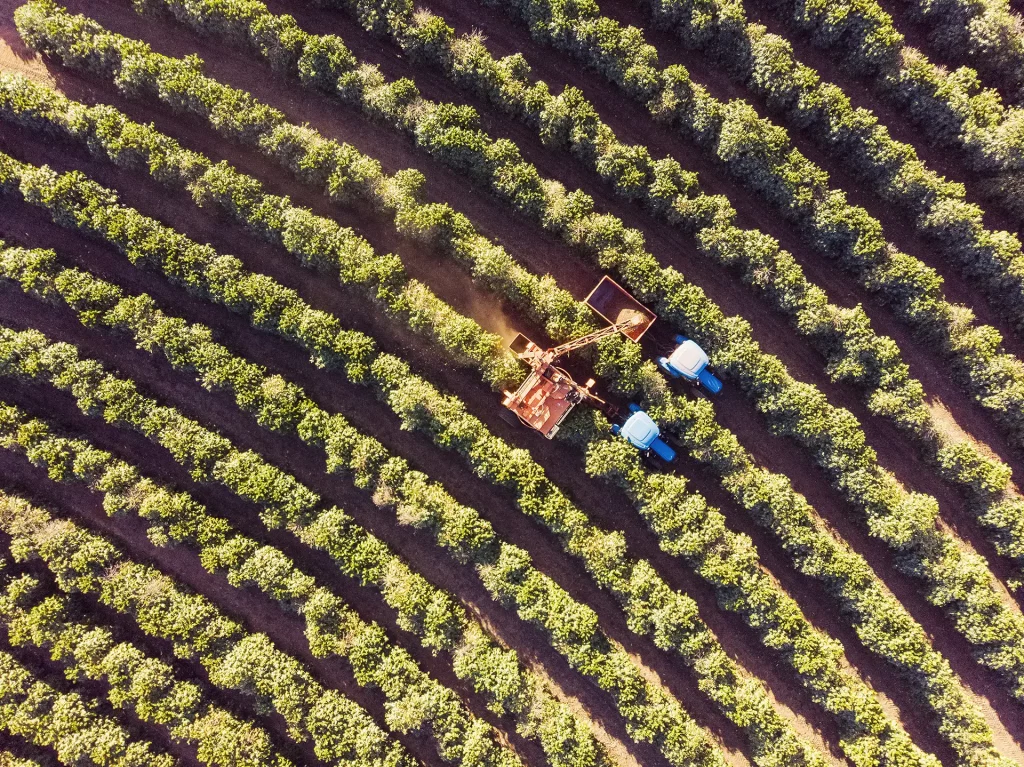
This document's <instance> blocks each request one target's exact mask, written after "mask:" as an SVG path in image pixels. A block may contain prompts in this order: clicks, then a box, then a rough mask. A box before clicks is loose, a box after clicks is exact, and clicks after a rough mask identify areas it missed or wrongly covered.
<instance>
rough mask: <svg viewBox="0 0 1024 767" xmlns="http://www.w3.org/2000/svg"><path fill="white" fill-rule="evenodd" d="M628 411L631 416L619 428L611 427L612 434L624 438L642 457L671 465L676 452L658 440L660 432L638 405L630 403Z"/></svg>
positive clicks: (617, 426)
mask: <svg viewBox="0 0 1024 767" xmlns="http://www.w3.org/2000/svg"><path fill="white" fill-rule="evenodd" d="M629 410H630V412H631V413H632V414H633V415H631V416H630V417H629V418H627V419H626V422H625V423H624V424H622V426H619V425H618V424H615V425H614V426H612V433H613V434H618V435H619V436H621V437H625V439H626V441H627V442H629V444H631V445H632V446H633V447H635V448H636V449H637V450H639V451H640V452H641V453H643V454H644V455H651V454H653V455H656V456H657V457H658V458H660V459H661V460H663V461H664V462H665V463H672V461H674V460H675V458H676V451H675V450H673V449H672V448H671V447H669V446H668V445H666V444H665V442H664V441H663V440H662V439H661V438H660V436H659V435H660V434H661V431H660V430H659V429H658V424H656V423H655V422H654V421H653V420H651V417H650V416H649V415H647V413H645V412H644V411H643V410H641V409H640V407H639V405H634V404H633V403H630V405H629Z"/></svg>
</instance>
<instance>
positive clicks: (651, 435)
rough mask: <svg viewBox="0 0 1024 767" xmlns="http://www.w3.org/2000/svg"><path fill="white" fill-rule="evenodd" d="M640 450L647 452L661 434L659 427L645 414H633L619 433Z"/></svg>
mask: <svg viewBox="0 0 1024 767" xmlns="http://www.w3.org/2000/svg"><path fill="white" fill-rule="evenodd" d="M619 433H620V434H621V435H622V436H623V437H625V438H626V439H627V440H628V441H629V443H630V444H631V445H632V446H633V447H635V448H637V449H638V450H647V448H649V447H650V446H651V443H652V442H654V440H656V439H657V438H658V435H659V434H660V433H661V432H660V431H659V429H658V425H657V424H656V423H655V422H654V421H653V420H651V417H650V416H649V415H647V413H644V412H636V413H633V415H631V416H630V417H629V418H627V419H626V422H625V423H624V424H623V425H622V429H621V431H620V432H619Z"/></svg>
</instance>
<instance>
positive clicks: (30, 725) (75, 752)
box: [0, 651, 177, 767]
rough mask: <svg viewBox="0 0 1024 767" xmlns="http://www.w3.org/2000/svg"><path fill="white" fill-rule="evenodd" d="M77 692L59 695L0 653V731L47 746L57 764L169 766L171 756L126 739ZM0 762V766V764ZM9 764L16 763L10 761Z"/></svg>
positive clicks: (117, 725) (119, 727)
mask: <svg viewBox="0 0 1024 767" xmlns="http://www.w3.org/2000/svg"><path fill="white" fill-rule="evenodd" d="M96 709H97V705H96V703H95V701H93V700H90V699H88V698H84V697H83V696H82V694H81V693H79V692H77V691H76V692H68V693H62V692H59V691H58V690H55V689H54V688H53V687H51V686H50V685H48V684H47V683H46V682H43V681H39V680H37V679H36V678H35V675H34V674H33V673H32V672H31V671H29V670H28V669H27V668H25V667H24V666H23V665H21V664H20V663H19V662H18V661H17V660H16V659H15V658H14V656H12V655H11V654H10V653H7V652H2V651H0V728H2V729H3V730H5V731H7V732H9V733H12V734H14V735H20V736H22V737H23V738H25V739H26V740H28V741H29V742H30V743H33V744H34V745H37V746H42V747H49V748H52V749H53V750H54V751H55V752H56V754H57V758H58V759H59V760H60V761H61V763H62V764H90V765H96V767H174V765H175V764H176V763H177V762H176V760H175V759H174V757H173V756H171V755H170V754H163V753H159V752H157V751H156V750H155V749H154V748H153V746H152V744H150V743H149V742H148V741H145V740H139V739H136V738H134V737H132V736H131V735H129V733H128V731H127V730H126V729H125V728H124V727H123V726H122V725H121V724H120V723H119V722H118V721H117V720H115V719H112V718H111V717H108V716H105V715H103V714H100V713H98V712H97V711H96ZM0 763H2V762H0ZM10 763H11V764H12V765H13V764H16V763H15V762H13V761H12V762H10ZM30 764H31V763H30Z"/></svg>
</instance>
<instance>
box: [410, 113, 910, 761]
mask: <svg viewBox="0 0 1024 767" xmlns="http://www.w3.org/2000/svg"><path fill="white" fill-rule="evenodd" d="M691 101H692V99H691ZM402 109H403V110H404V107H402ZM424 115H425V117H424V120H428V119H430V115H431V111H430V110H429V109H428V110H426V111H425V112H424ZM405 116H407V115H405V113H404V112H402V113H401V114H399V113H396V117H397V118H401V119H405ZM401 119H400V120H399V123H400V122H401ZM427 124H428V127H430V130H431V132H430V133H429V136H430V137H431V140H434V138H436V137H441V136H443V137H444V138H443V139H442V138H438V139H437V140H438V141H441V142H442V144H443V145H444V146H445V147H447V146H448V144H447V143H444V142H448V141H449V140H450V139H451V137H452V136H456V137H461V136H463V135H464V136H465V137H466V140H467V141H468V142H469V143H468V145H467V146H469V148H470V150H471V151H470V153H469V154H466V155H462V156H461V157H462V159H459V160H457V162H461V163H472V164H467V165H466V166H465V167H467V168H470V169H471V172H478V170H472V169H474V168H476V169H478V168H479V166H478V165H477V164H476V161H475V160H472V159H471V158H472V157H474V155H473V152H475V151H476V150H475V149H473V147H474V146H477V145H476V144H474V143H473V142H476V140H477V138H476V133H474V126H473V122H472V118H471V116H470V115H468V114H466V113H454V114H452V115H447V116H445V117H444V121H442V122H441V123H427ZM444 151H447V149H445V150H444ZM638 158H642V155H635V156H634V159H633V160H632V161H631V162H630V163H628V164H627V165H625V166H622V167H629V165H632V166H633V167H638V166H637V163H641V164H642V159H638ZM609 167H612V168H614V167H617V166H616V165H615V164H614V163H612V164H611V165H609ZM622 177H623V178H625V177H626V176H622ZM662 178H665V177H664V176H663V177H662ZM668 178H671V175H669V176H668ZM557 195H558V193H557V191H556V192H555V193H554V194H552V192H551V191H548V196H549V200H550V208H549V209H552V210H558V209H559V208H561V209H562V210H566V211H570V210H571V208H570V207H569V206H565V207H562V199H560V198H559V197H558V196H557ZM565 202H566V203H568V202H569V200H568V199H565ZM564 220H566V221H572V223H573V224H578V223H579V221H580V218H579V217H578V216H575V215H573V216H572V218H569V217H566V218H565V219H564ZM592 221H593V228H592V230H590V231H587V230H586V229H584V230H583V233H582V238H581V239H583V241H584V244H585V246H586V247H589V248H591V249H592V250H593V251H596V252H599V253H600V254H601V257H602V258H609V259H613V258H615V259H620V260H615V261H609V262H608V264H610V265H614V266H616V267H619V268H621V267H622V265H623V264H629V265H630V268H632V263H631V262H630V261H629V260H621V258H620V257H619V256H617V255H616V254H615V253H614V250H615V249H618V248H627V249H629V250H632V251H633V252H634V253H635V252H636V250H637V249H638V248H637V243H636V240H635V237H633V235H632V234H631V233H629V232H626V231H624V230H623V229H622V228H621V225H620V226H618V227H617V226H616V225H615V223H614V222H613V221H611V220H609V218H608V217H597V216H594V217H593V219H592ZM445 226H446V228H448V230H449V231H451V229H450V228H449V227H448V225H447V224H446V225H445ZM566 229H568V227H566ZM574 232H579V228H578V227H576V228H574ZM445 236H446V237H447V238H449V239H450V237H451V235H445ZM639 249H640V250H641V251H642V243H640V244H639ZM645 270H647V265H646V264H643V266H642V267H640V266H639V265H638V268H637V269H636V270H635V273H636V276H637V278H638V279H640V280H642V281H644V280H647V275H648V274H651V275H652V276H653V270H647V271H646V272H645ZM656 283H657V280H656V279H651V280H650V281H648V282H646V284H648V285H655V284H656ZM670 285H671V287H672V288H682V289H684V290H685V289H686V288H688V287H689V286H686V285H685V283H682V281H681V278H679V279H673V280H672V281H671V282H670ZM690 292H691V295H692V293H693V292H692V290H691V291H690ZM692 297H693V299H695V301H694V303H695V306H694V307H693V309H692V310H689V311H688V312H687V316H686V321H690V322H692V321H694V319H697V323H696V324H697V325H698V327H701V328H702V329H706V331H705V332H708V333H714V332H717V331H714V330H713V328H715V327H716V326H718V325H720V324H721V322H720V319H721V318H720V316H717V317H716V316H715V311H716V310H715V309H714V308H713V307H712V306H709V305H708V303H707V302H706V301H705V300H703V297H702V296H699V295H692ZM669 313H670V314H673V313H674V314H675V316H677V317H678V316H679V311H678V309H676V311H675V312H669ZM695 314H696V315H697V316H696V317H695V316H694V315H695ZM701 315H703V316H701ZM849 325H850V326H851V327H853V328H854V329H855V333H854V334H852V335H851V338H850V343H848V344H847V346H846V348H844V350H843V352H844V357H843V358H842V363H841V364H837V365H836V370H837V371H839V372H838V373H837V374H839V375H843V376H868V375H871V374H872V373H873V371H872V370H871V368H870V367H865V366H864V365H863V363H861V362H859V361H858V360H857V359H855V357H854V354H859V350H860V349H863V348H864V347H863V345H861V346H854V344H853V343H852V342H853V341H854V339H856V338H858V337H860V336H859V334H861V333H862V330H863V324H858V323H857V322H856V321H850V322H849ZM747 332H749V331H747ZM712 337H714V336H712ZM855 349H856V350H858V351H856V352H855V351H854V350H855ZM880 351H881V352H882V353H883V354H886V355H888V354H890V353H891V347H889V348H885V347H884V346H883V347H880ZM744 353H746V350H744ZM737 359H739V358H737ZM766 367H767V368H771V369H773V370H774V369H775V368H777V367H778V365H777V362H776V363H772V362H771V361H770V360H763V361H761V362H760V369H759V372H762V373H763V372H764V370H765V369H766ZM757 385H758V384H756V383H755V382H754V379H753V376H752V377H751V386H757ZM772 389H773V387H768V388H767V389H766V390H765V391H766V393H771V392H772ZM897 391H898V389H897ZM792 394H793V396H794V402H798V403H810V404H813V405H814V407H821V403H820V401H818V400H815V398H814V397H808V396H807V394H806V393H805V392H803V391H801V390H799V389H794V390H793V392H792ZM903 396H908V397H911V398H912V397H913V396H914V393H913V390H912V389H907V390H906V392H905V394H904V395H903ZM918 396H919V394H918ZM408 401H409V402H410V403H412V402H414V401H415V396H410V397H409V400H408ZM886 406H887V407H888V408H889V411H890V412H895V411H894V408H893V406H892V398H890V399H889V401H888V402H887V403H886ZM786 407H787V408H788V407H789V406H788V405H786ZM417 413H419V415H416V414H417ZM408 415H409V416H410V417H412V416H415V417H414V418H412V420H409V421H408V423H409V424H410V425H411V426H415V427H417V428H426V427H427V426H426V425H427V424H428V423H429V422H428V421H424V420H423V417H422V408H419V409H416V408H414V409H412V410H410V411H409V413H408ZM843 422H844V423H848V422H847V421H843ZM849 428H852V429H854V430H856V428H857V427H856V425H855V424H852V425H850V427H849ZM435 436H439V437H441V438H442V439H445V440H449V439H452V440H453V441H452V442H451V444H455V445H459V444H463V441H464V439H465V436H463V435H460V436H458V437H455V436H454V435H452V437H451V438H449V437H448V436H447V432H440V433H436V434H435ZM852 438H853V442H852V444H854V445H856V444H857V437H856V435H855V434H852ZM845 461H846V459H845V458H842V459H841V460H840V463H842V464H844V465H845ZM480 468H481V469H486V466H484V465H481V467H480ZM494 476H495V477H496V478H498V477H500V475H499V474H497V473H495V474H494ZM896 751H898V748H894V752H893V753H896Z"/></svg>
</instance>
